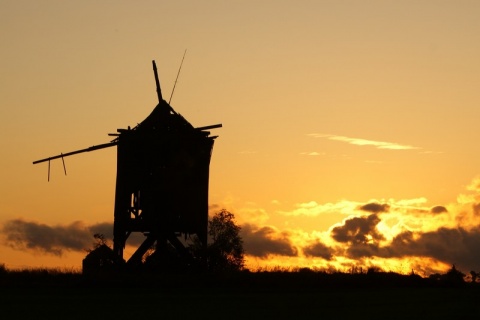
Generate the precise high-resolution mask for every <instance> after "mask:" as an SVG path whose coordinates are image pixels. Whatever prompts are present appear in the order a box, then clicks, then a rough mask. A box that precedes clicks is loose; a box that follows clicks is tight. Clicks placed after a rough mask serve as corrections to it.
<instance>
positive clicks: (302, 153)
mask: <svg viewBox="0 0 480 320" xmlns="http://www.w3.org/2000/svg"><path fill="white" fill-rule="evenodd" d="M300 154H301V155H304V156H321V155H325V153H319V152H316V151H312V152H300Z"/></svg>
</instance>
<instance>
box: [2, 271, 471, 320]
mask: <svg viewBox="0 0 480 320" xmlns="http://www.w3.org/2000/svg"><path fill="white" fill-rule="evenodd" d="M479 298H480V286H479V285H478V284H472V283H448V282H441V281H433V280H432V279H423V278H420V277H418V276H405V275H398V274H394V273H383V272H376V273H370V274H367V273H363V274H345V273H333V274H330V273H326V272H320V271H312V270H310V271H309V270H303V269H300V270H296V271H291V270H282V269H277V270H271V271H257V272H241V273H234V274H222V275H219V274H216V275H212V274H210V275H205V274H203V275H199V274H135V275H132V274H121V275H120V274H117V275H116V274H111V273H110V274H103V275H99V276H95V277H86V276H83V275H81V274H80V273H78V272H75V271H74V270H59V269H31V270H7V269H5V268H3V269H2V268H1V267H0V301H2V302H1V303H2V318H5V319H10V318H22V319H23V318H35V319H47V318H48V319H52V318H68V319H85V318H87V317H89V318H93V319H102V318H105V319H110V318H118V319H123V318H130V317H149V318H150V317H152V318H153V317H157V318H164V319H172V318H180V319H184V318H189V317H196V318H205V317H208V318H211V319H222V318H229V319H265V318H267V319H271V318H276V317H279V318H299V317H302V316H303V317H304V316H309V317H317V318H321V319H334V318H335V319H338V318H345V317H359V318H367V317H368V318H369V319H385V318H388V319H431V318H440V319H444V318H454V319H462V318H465V319H467V318H469V319H470V318H478V317H479V316H480V308H479V307H478V306H477V304H478V301H479Z"/></svg>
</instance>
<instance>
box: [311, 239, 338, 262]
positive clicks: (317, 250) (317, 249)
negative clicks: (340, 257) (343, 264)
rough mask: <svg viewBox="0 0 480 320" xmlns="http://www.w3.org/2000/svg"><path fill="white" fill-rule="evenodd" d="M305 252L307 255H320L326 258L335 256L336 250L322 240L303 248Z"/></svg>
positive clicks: (329, 258)
mask: <svg viewBox="0 0 480 320" xmlns="http://www.w3.org/2000/svg"><path fill="white" fill-rule="evenodd" d="M303 253H304V254H305V255H306V256H307V257H320V258H323V259H325V260H331V259H332V258H333V253H334V250H333V249H332V248H330V247H328V246H326V245H325V244H323V243H321V242H315V243H313V244H311V245H308V246H306V247H304V248H303Z"/></svg>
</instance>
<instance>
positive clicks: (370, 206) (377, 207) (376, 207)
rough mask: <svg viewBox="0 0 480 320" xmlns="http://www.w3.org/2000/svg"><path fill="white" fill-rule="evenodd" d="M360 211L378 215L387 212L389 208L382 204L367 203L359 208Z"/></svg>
mask: <svg viewBox="0 0 480 320" xmlns="http://www.w3.org/2000/svg"><path fill="white" fill-rule="evenodd" d="M359 209H360V210H363V211H368V212H371V213H379V212H388V210H389V209H390V206H389V205H388V204H386V203H384V204H379V203H375V202H372V203H367V204H365V205H363V206H361V207H360V208H359Z"/></svg>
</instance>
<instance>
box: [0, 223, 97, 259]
mask: <svg viewBox="0 0 480 320" xmlns="http://www.w3.org/2000/svg"><path fill="white" fill-rule="evenodd" d="M2 231H3V234H4V235H5V237H6V241H7V245H9V246H11V247H14V248H17V249H20V250H36V251H43V252H45V253H49V254H54V255H57V256H60V255H62V254H63V253H64V251H65V250H67V251H68V250H73V251H81V250H84V249H86V248H88V247H89V246H91V244H92V240H93V237H92V233H91V231H90V230H88V228H87V227H85V225H84V224H82V223H81V222H78V221H77V222H73V223H72V224H69V225H66V226H60V225H57V226H48V225H46V224H42V223H36V222H29V221H23V220H21V219H15V220H10V221H7V222H6V223H5V224H4V226H3V230H2Z"/></svg>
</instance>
